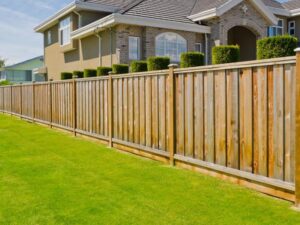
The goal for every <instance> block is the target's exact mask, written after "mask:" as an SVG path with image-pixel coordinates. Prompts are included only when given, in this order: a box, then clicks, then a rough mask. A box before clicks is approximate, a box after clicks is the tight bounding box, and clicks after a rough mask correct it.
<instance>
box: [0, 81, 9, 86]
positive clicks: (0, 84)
mask: <svg viewBox="0 0 300 225" xmlns="http://www.w3.org/2000/svg"><path fill="white" fill-rule="evenodd" d="M6 85H12V83H11V82H10V81H8V80H3V81H0V86H6Z"/></svg>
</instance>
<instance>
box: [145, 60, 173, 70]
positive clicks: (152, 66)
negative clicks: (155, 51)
mask: <svg viewBox="0 0 300 225" xmlns="http://www.w3.org/2000/svg"><path fill="white" fill-rule="evenodd" d="M147 64H148V70H149V71H153V70H165V69H168V66H169V65H170V58H169V57H149V58H148V60H147Z"/></svg>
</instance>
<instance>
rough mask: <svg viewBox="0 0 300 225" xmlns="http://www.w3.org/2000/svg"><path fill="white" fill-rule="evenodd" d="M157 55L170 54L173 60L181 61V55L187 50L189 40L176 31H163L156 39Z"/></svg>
mask: <svg viewBox="0 0 300 225" xmlns="http://www.w3.org/2000/svg"><path fill="white" fill-rule="evenodd" d="M155 52H156V56H168V57H170V58H171V61H173V62H179V61H180V55H181V53H183V52H187V41H186V40H185V39H184V38H183V37H181V36H180V35H178V34H175V33H163V34H160V35H158V36H157V37H156V40H155Z"/></svg>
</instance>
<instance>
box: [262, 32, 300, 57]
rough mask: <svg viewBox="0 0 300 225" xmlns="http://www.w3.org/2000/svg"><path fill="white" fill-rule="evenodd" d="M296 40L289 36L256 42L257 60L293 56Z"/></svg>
mask: <svg viewBox="0 0 300 225" xmlns="http://www.w3.org/2000/svg"><path fill="white" fill-rule="evenodd" d="M297 43H298V39H297V38H295V37H292V36H290V35H283V36H276V37H268V38H263V39H260V40H258V41H257V59H272V58H278V57H286V56H293V55H295V52H294V50H295V49H296V48H297Z"/></svg>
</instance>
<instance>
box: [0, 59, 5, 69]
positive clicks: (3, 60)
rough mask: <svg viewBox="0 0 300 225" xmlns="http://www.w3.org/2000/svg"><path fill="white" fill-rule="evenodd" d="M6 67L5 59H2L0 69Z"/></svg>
mask: <svg viewBox="0 0 300 225" xmlns="http://www.w3.org/2000/svg"><path fill="white" fill-rule="evenodd" d="M4 66H5V59H3V58H1V57H0V68H3V67H4Z"/></svg>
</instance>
